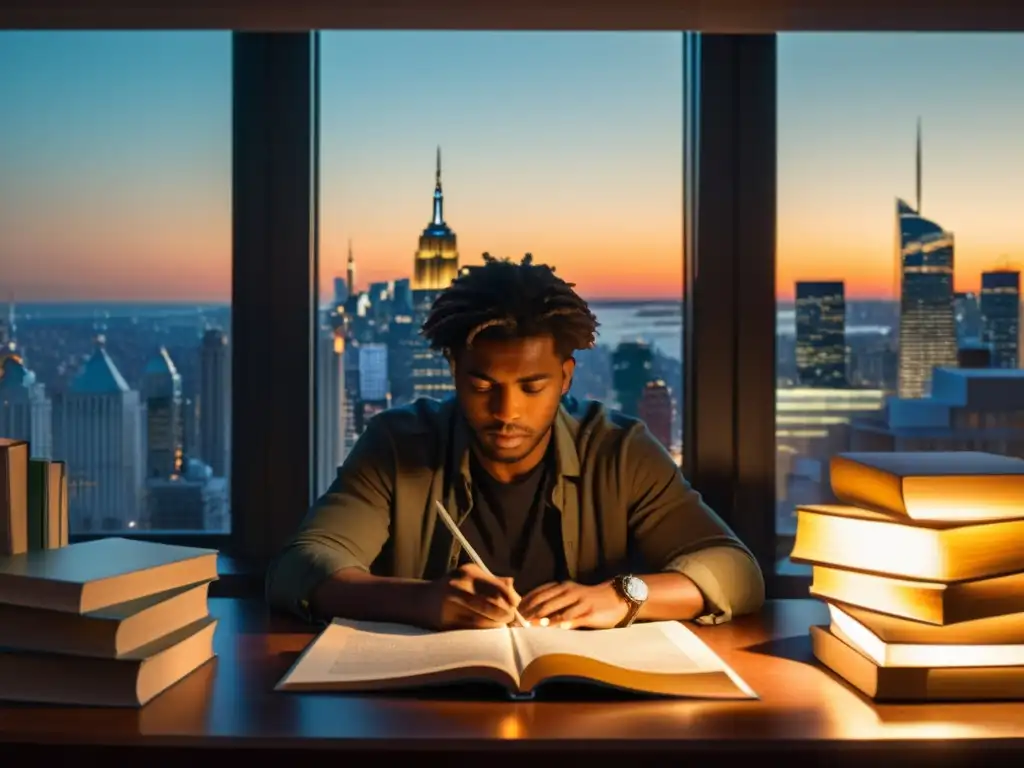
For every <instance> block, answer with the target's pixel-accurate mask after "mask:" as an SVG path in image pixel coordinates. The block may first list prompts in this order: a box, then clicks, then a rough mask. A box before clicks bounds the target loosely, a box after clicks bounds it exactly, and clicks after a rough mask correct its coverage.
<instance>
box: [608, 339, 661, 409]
mask: <svg viewBox="0 0 1024 768" xmlns="http://www.w3.org/2000/svg"><path fill="white" fill-rule="evenodd" d="M653 367H654V353H653V352H652V351H651V348H650V346H648V345H647V344H645V343H644V342H642V341H623V342H620V343H619V346H617V347H616V348H615V351H614V352H613V353H612V387H613V388H614V389H615V397H616V400H618V403H619V410H620V411H621V412H622V413H624V414H626V415H627V416H638V415H639V407H640V397H641V396H642V395H643V393H644V388H645V387H646V386H647V382H649V381H650V380H651V371H652V368H653Z"/></svg>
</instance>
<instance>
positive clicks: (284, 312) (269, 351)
mask: <svg viewBox="0 0 1024 768" xmlns="http://www.w3.org/2000/svg"><path fill="white" fill-rule="evenodd" d="M231 45H232V97H231V98H232V138H231V152H232V182H231V194H232V198H231V206H232V211H231V218H232V275H231V330H230V332H229V338H230V345H231V437H230V440H231V468H230V473H231V476H230V478H229V481H228V482H229V487H230V489H231V529H230V533H203V532H199V531H140V532H117V533H116V534H115V535H118V536H124V537H126V538H133V539H139V540H142V541H158V542H164V543H171V544H179V545H182V546H194V547H204V548H210V549H217V550H219V551H220V553H221V554H222V555H224V556H226V561H225V562H224V563H222V570H223V571H225V572H226V574H240V573H244V572H246V571H248V570H250V568H253V569H259V568H262V567H263V565H264V564H265V563H266V561H267V560H268V559H269V558H270V557H271V556H272V555H273V554H274V552H275V551H276V549H277V547H278V546H279V545H280V543H281V542H282V541H283V540H284V538H285V537H287V536H288V535H289V534H290V533H291V532H292V531H294V529H295V527H296V526H297V525H298V522H299V520H300V519H301V518H302V516H303V515H304V514H305V512H306V509H307V507H308V505H309V503H310V500H311V494H312V489H313V484H312V466H313V462H312V451H313V445H314V443H313V439H314V435H313V430H314V428H315V419H313V418H312V414H313V403H314V402H315V400H314V399H313V386H314V384H313V382H314V377H313V370H314V368H313V364H314V360H313V346H312V344H311V340H312V338H314V337H313V329H314V320H315V306H316V304H315V302H316V287H315V277H316V266H317V250H318V239H317V237H316V229H317V226H316V225H317V210H316V209H317V205H316V201H317V197H318V178H319V177H318V175H317V169H316V164H317V161H318V155H319V135H318V126H317V114H318V101H319V93H318V91H317V90H315V89H316V88H317V86H318V71H319V61H318V49H317V39H316V35H315V33H309V32H285V33H277V32H274V33H268V32H233V33H232V34H231ZM297 371H302V372H305V374H306V375H296V373H295V372H297ZM109 535H111V534H110V533H108V532H95V533H89V534H79V535H75V536H72V537H71V541H88V540H92V539H97V538H103V537H105V536H109Z"/></svg>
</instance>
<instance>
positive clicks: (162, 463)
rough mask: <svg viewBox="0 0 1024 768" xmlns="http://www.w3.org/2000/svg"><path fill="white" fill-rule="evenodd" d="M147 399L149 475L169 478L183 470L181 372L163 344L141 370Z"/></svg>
mask: <svg viewBox="0 0 1024 768" xmlns="http://www.w3.org/2000/svg"><path fill="white" fill-rule="evenodd" d="M142 397H143V400H144V401H145V403H146V477H147V478H163V479H167V478H169V477H171V476H172V475H176V474H178V473H179V472H180V471H181V462H182V448H183V446H182V442H183V440H182V437H183V436H182V427H183V426H184V425H183V423H182V414H181V406H182V396H181V376H180V375H179V374H178V369H177V368H175V366H174V361H173V360H171V356H170V355H169V354H168V353H167V350H166V349H165V348H164V347H160V349H158V350H157V351H156V354H154V355H153V357H151V358H150V360H149V362H147V363H146V368H145V370H144V371H143V373H142Z"/></svg>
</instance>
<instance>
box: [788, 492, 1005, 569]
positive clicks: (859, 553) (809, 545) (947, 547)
mask: <svg viewBox="0 0 1024 768" xmlns="http://www.w3.org/2000/svg"><path fill="white" fill-rule="evenodd" d="M1022 537H1024V519H1017V520H998V521H995V522H990V523H977V522H974V523H961V524H958V523H953V522H921V521H912V520H909V519H908V518H896V517H894V516H893V515H891V514H887V513H884V512H874V511H871V510H866V509H858V508H856V507H850V506H845V505H836V504H833V505H815V506H801V507H798V508H797V529H796V539H795V541H794V543H793V552H792V554H791V558H792V559H793V560H794V561H796V562H807V563H812V564H819V565H827V566H832V567H835V568H848V569H851V570H857V571H868V572H872V573H879V574H884V575H886V576H897V577H903V578H907V579H917V580H921V581H940V582H954V581H963V580H967V579H978V578H985V577H990V576H994V575H996V574H1000V573H1014V572H1017V571H1021V570H1024V551H1022V550H1021V548H1020V547H1019V545H1018V542H1019V541H1020V540H1021V538H1022Z"/></svg>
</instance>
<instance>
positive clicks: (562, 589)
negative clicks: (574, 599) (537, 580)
mask: <svg viewBox="0 0 1024 768" xmlns="http://www.w3.org/2000/svg"><path fill="white" fill-rule="evenodd" d="M571 587H572V585H571V584H570V583H564V584H545V585H543V586H541V587H538V588H537V589H536V590H534V591H532V592H530V593H529V594H528V595H526V597H524V598H523V599H522V602H521V603H519V612H520V613H522V615H523V617H524V618H541V617H546V616H547V615H548V613H549V612H550V611H551V609H552V606H551V605H549V603H551V601H552V600H556V599H558V598H562V599H564V596H566V595H568V594H570V592H571ZM567 604H568V603H567V602H566V603H564V604H563V605H562V606H561V607H564V605H567Z"/></svg>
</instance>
